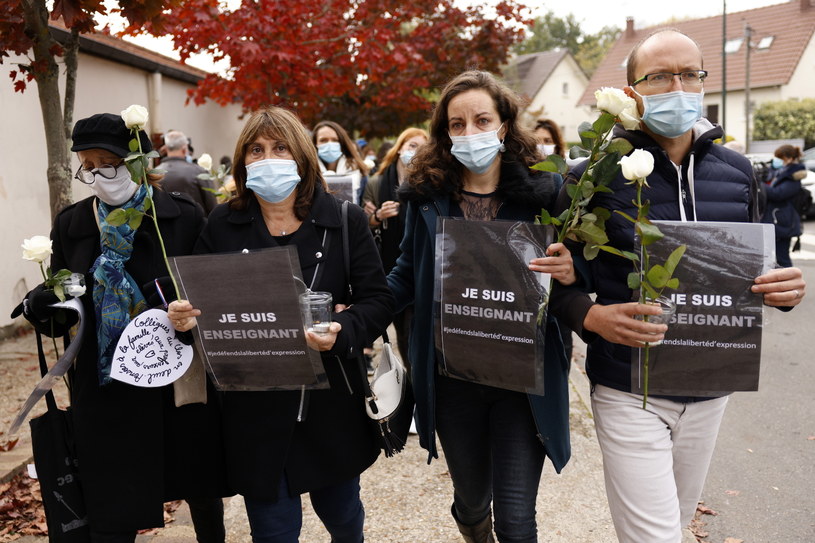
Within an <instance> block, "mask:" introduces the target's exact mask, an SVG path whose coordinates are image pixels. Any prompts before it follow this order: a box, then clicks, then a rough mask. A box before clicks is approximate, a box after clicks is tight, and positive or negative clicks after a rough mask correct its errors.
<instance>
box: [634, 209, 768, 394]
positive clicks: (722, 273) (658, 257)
mask: <svg viewBox="0 0 815 543" xmlns="http://www.w3.org/2000/svg"><path fill="white" fill-rule="evenodd" d="M655 224H657V226H658V227H659V229H660V230H661V231H662V233H663V234H665V237H664V238H663V239H661V240H659V241H658V242H656V243H654V244H652V245H649V246H648V251H649V254H650V255H651V262H652V263H657V262H659V263H662V262H664V261H665V259H666V258H667V256H668V254H670V252H671V251H672V250H673V249H675V248H676V247H678V246H679V245H682V244H685V245H687V250H686V251H685V255H684V257H683V258H682V260H681V261H680V263H679V266H678V267H677V269H676V271H675V273H674V276H675V277H677V278H678V279H679V288H678V289H677V290H671V289H666V290H665V292H664V294H665V295H666V296H668V297H670V298H672V299H673V301H674V302H675V303H676V313H675V315H674V317H673V319H672V320H671V323H670V324H669V325H668V332H667V333H666V334H665V340H664V341H663V343H662V345H659V346H656V347H651V348H650V354H649V370H650V371H649V387H648V390H649V394H662V395H670V396H703V397H704V396H720V395H722V394H725V393H728V392H735V391H747V390H758V380H759V370H760V361H761V336H762V329H763V311H764V304H763V300H762V297H761V295H760V294H755V293H753V292H751V290H750V287H751V286H752V285H753V280H754V279H755V278H756V277H758V276H759V275H761V274H762V273H765V272H766V271H768V270H769V269H770V268H771V267H772V266H771V260H772V259H771V254H770V251H771V250H772V248H773V247H774V241H773V240H774V233H773V229H772V225H768V224H750V223H724V222H677V221H655ZM643 355H644V349H633V350H632V372H631V386H632V391H633V392H639V393H641V392H642V382H643V375H644V373H643V360H644V357H643Z"/></svg>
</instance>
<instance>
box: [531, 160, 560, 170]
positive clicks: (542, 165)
mask: <svg viewBox="0 0 815 543" xmlns="http://www.w3.org/2000/svg"><path fill="white" fill-rule="evenodd" d="M530 168H532V169H533V170H538V171H541V172H553V173H557V164H555V163H554V162H552V161H551V160H544V161H543V162H538V163H537V164H533V165H532V166H530Z"/></svg>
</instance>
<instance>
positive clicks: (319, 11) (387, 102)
mask: <svg viewBox="0 0 815 543" xmlns="http://www.w3.org/2000/svg"><path fill="white" fill-rule="evenodd" d="M489 9H490V11H491V13H490V14H489V15H488V14H487V13H486V10H485V8H484V7H482V6H473V7H469V8H462V7H458V6H457V5H455V4H454V3H453V1H452V0H412V1H410V2H404V1H402V0H324V1H321V2H303V1H302V0H277V1H268V2H255V1H250V0H244V1H243V2H242V3H241V5H240V7H238V8H237V9H234V10H231V11H230V10H228V9H224V7H223V5H222V3H221V2H219V1H218V0H185V1H184V2H182V4H181V5H180V6H179V7H178V8H177V9H174V10H172V12H170V13H168V14H166V15H165V17H164V18H163V19H161V25H162V26H163V32H162V31H161V30H160V29H159V28H157V27H156V26H153V25H151V24H149V23H148V24H146V25H135V24H134V25H131V26H130V27H129V28H128V29H127V30H126V32H127V33H130V34H139V33H151V34H154V35H161V34H162V33H164V34H168V35H170V36H172V37H173V40H174V44H175V47H176V49H177V51H178V52H179V54H180V55H181V58H182V59H186V58H188V57H189V56H190V55H191V54H195V53H209V54H211V55H212V56H213V57H214V59H215V60H216V61H217V60H221V59H228V60H229V64H230V65H231V68H229V69H228V70H227V72H226V74H224V75H223V76H219V75H216V74H212V75H210V76H208V77H206V78H205V79H204V80H203V81H201V82H200V83H199V84H198V86H197V87H196V88H195V89H192V90H191V91H190V94H189V98H190V99H191V100H193V101H194V102H195V103H199V104H200V103H203V102H204V101H205V100H212V101H215V102H217V103H219V104H229V103H240V104H241V105H242V106H243V109H244V111H252V110H254V109H257V108H260V107H263V106H268V105H279V106H283V107H287V108H291V109H293V110H294V111H296V112H297V113H298V115H299V116H300V117H301V119H303V121H304V122H305V123H306V124H309V125H313V124H314V123H316V122H317V121H319V120H321V119H331V120H334V121H336V122H339V123H340V124H342V125H344V126H346V127H348V128H353V129H355V130H358V131H359V132H360V133H362V134H363V135H365V136H367V137H374V136H383V135H392V134H396V133H398V132H399V131H401V130H402V129H403V128H405V127H406V126H409V125H414V124H418V123H421V122H423V121H425V120H426V119H427V115H428V111H429V109H430V106H431V103H432V99H433V97H434V96H435V94H436V92H437V89H439V88H440V87H441V86H442V85H443V84H444V83H445V82H446V81H447V80H448V79H450V78H451V77H453V76H454V75H456V74H458V73H460V72H461V71H463V70H465V69H468V68H479V69H483V70H489V71H499V69H500V66H501V65H502V64H504V63H505V62H506V59H507V55H508V51H509V48H510V47H511V46H512V45H513V44H514V43H516V42H518V41H520V40H522V39H523V37H524V28H523V25H524V24H527V23H528V22H529V21H527V20H526V19H525V18H524V15H523V12H524V7H523V6H521V5H520V4H518V3H516V1H515V0H503V1H501V2H500V3H498V4H497V5H496V6H494V7H492V8H489Z"/></svg>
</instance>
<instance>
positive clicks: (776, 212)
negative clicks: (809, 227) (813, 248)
mask: <svg viewBox="0 0 815 543" xmlns="http://www.w3.org/2000/svg"><path fill="white" fill-rule="evenodd" d="M798 172H804V173H805V172H806V167H805V166H804V165H803V164H801V163H800V162H792V163H790V164H787V165H786V166H784V167H783V168H781V169H780V170H778V174H776V176H775V179H773V180H772V182H771V183H770V184H769V185H768V186H767V188H766V190H767V209H766V210H765V211H764V216H763V217H762V218H761V222H764V223H767V224H774V225H775V237H777V238H782V239H783V238H794V237H795V236H800V235H801V232H802V230H801V216H800V215H799V214H798V210H796V209H795V206H794V205H793V200H795V195H796V194H798V191H800V190H801V181H800V179H798V177H799V176H800V175H802V174H799V175H795V174H796V173H798Z"/></svg>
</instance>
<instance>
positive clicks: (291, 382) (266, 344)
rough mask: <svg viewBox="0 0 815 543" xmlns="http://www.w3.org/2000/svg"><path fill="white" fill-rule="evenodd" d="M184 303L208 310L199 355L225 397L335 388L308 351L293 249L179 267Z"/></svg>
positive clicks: (178, 260) (183, 260) (196, 260)
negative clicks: (231, 392)
mask: <svg viewBox="0 0 815 543" xmlns="http://www.w3.org/2000/svg"><path fill="white" fill-rule="evenodd" d="M171 262H172V266H173V269H174V270H175V272H176V274H177V278H178V280H179V288H180V289H181V291H182V293H181V295H182V296H183V297H184V298H186V299H187V300H189V301H190V303H192V305H193V306H194V307H196V308H198V309H200V310H201V316H199V317H198V318H197V320H198V326H197V327H195V328H194V329H193V332H194V334H195V340H196V348H198V349H199V352H200V353H201V356H202V358H203V360H204V365H205V366H206V368H207V371H208V372H209V373H210V376H211V377H212V380H213V382H214V384H215V386H216V387H217V388H218V389H220V390H278V389H279V390H291V389H299V388H301V387H305V388H327V387H328V381H327V380H326V377H325V370H324V369H323V365H322V360H321V358H320V355H319V353H317V352H316V351H314V350H312V349H310V348H309V347H308V346H307V345H306V340H305V336H304V328H303V320H302V316H301V312H300V302H299V295H300V294H301V293H303V292H304V291H305V285H304V284H303V281H302V278H301V277H300V264H299V260H298V258H297V251H296V249H295V248H294V247H292V246H286V247H276V248H271V249H263V250H260V251H252V252H249V253H230V254H216V255H194V256H182V257H175V258H172V259H171Z"/></svg>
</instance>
